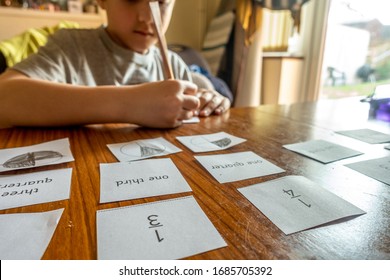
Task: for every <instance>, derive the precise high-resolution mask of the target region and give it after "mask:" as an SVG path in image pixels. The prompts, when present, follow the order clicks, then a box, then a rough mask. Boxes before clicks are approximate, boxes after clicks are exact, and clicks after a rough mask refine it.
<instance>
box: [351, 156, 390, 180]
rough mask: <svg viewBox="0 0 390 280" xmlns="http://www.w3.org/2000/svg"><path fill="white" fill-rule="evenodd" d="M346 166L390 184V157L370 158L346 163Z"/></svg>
mask: <svg viewBox="0 0 390 280" xmlns="http://www.w3.org/2000/svg"><path fill="white" fill-rule="evenodd" d="M345 166H347V167H349V168H351V169H353V170H355V171H357V172H360V173H362V174H364V175H366V176H368V177H371V178H374V179H375V180H378V181H380V182H383V183H385V184H388V185H390V157H383V158H377V159H370V160H365V161H360V162H355V163H350V164H346V165H345Z"/></svg>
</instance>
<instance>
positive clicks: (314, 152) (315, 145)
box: [283, 140, 363, 163]
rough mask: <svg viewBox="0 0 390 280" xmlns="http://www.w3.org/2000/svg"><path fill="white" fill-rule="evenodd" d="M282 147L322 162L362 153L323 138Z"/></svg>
mask: <svg viewBox="0 0 390 280" xmlns="http://www.w3.org/2000/svg"><path fill="white" fill-rule="evenodd" d="M283 147H284V148H286V149H288V150H291V151H294V152H296V153H299V154H302V155H305V156H307V157H309V158H312V159H315V160H317V161H319V162H322V163H330V162H333V161H337V160H341V159H345V158H349V157H354V156H358V155H361V154H363V153H361V152H359V151H355V150H352V149H350V148H347V147H344V146H341V145H338V144H335V143H332V142H328V141H325V140H311V141H307V142H301V143H296V144H289V145H284V146H283Z"/></svg>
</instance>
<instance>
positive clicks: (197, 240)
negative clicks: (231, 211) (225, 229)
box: [97, 196, 227, 260]
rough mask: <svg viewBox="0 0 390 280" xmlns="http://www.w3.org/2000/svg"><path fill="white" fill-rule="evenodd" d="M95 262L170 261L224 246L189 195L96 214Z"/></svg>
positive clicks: (223, 242) (221, 239)
mask: <svg viewBox="0 0 390 280" xmlns="http://www.w3.org/2000/svg"><path fill="white" fill-rule="evenodd" d="M97 245H98V259H105V260H108V259H111V260H148V259H150V260H164V259H166V260H168V259H169V260H173V259H181V258H185V257H189V256H193V255H196V254H200V253H203V252H207V251H210V250H214V249H217V248H221V247H225V246H226V245H227V244H226V243H225V241H224V240H223V238H222V237H221V236H220V234H219V233H218V231H217V230H216V229H215V227H214V226H213V224H212V223H211V222H210V220H209V219H208V218H207V216H206V215H205V214H204V212H203V211H202V209H201V208H200V206H199V205H198V203H197V202H196V200H195V198H194V197H193V196H187V197H184V198H178V199H170V200H163V201H159V202H154V203H146V204H140V205H134V206H129V207H122V208H116V209H107V210H100V211H98V212H97Z"/></svg>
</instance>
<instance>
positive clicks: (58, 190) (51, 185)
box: [0, 168, 72, 210]
mask: <svg viewBox="0 0 390 280" xmlns="http://www.w3.org/2000/svg"><path fill="white" fill-rule="evenodd" d="M71 178H72V169H71V168H67V169H59V170H50V171H42V172H35V173H29V174H22V175H10V176H0V210H3V209H9V208H15V207H21V206H27V205H34V204H39V203H46V202H53V201H59V200H64V199H69V196H70V184H71Z"/></svg>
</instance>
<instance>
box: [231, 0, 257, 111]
mask: <svg viewBox="0 0 390 280" xmlns="http://www.w3.org/2000/svg"><path fill="white" fill-rule="evenodd" d="M236 18H237V20H236V25H235V41H234V60H233V77H232V88H233V92H235V101H234V106H235V107H252V106H258V105H260V102H261V71H262V52H263V51H262V32H261V29H262V21H263V9H262V8H261V7H260V6H259V5H256V4H255V3H254V2H253V1H252V0H237V1H236Z"/></svg>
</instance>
